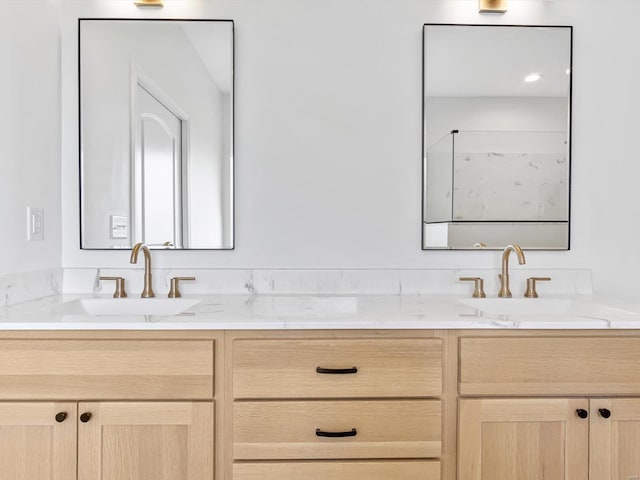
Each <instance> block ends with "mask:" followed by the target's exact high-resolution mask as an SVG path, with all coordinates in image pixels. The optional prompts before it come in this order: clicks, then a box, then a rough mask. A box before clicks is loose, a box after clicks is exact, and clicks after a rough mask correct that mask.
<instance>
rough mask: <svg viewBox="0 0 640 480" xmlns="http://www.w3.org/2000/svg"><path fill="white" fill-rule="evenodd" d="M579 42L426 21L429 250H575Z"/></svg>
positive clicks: (547, 31) (556, 30)
mask: <svg viewBox="0 0 640 480" xmlns="http://www.w3.org/2000/svg"><path fill="white" fill-rule="evenodd" d="M572 39H573V29H572V27H570V26H516V25H451V24H426V25H424V29H423V62H424V63H423V158H422V167H423V170H422V173H423V178H422V185H423V199H422V248H423V249H425V250H426V249H451V250H465V249H482V248H485V249H502V248H504V246H505V245H508V244H510V243H519V244H520V245H521V246H522V247H523V248H528V249H545V250H567V249H568V248H569V219H570V215H569V214H570V183H571V182H570V164H571V161H570V157H571V85H572V64H571V63H572ZM532 74H537V75H538V78H537V79H535V78H527V77H529V76H530V75H532ZM525 79H526V80H525Z"/></svg>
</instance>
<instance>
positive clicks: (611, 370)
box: [460, 336, 640, 395]
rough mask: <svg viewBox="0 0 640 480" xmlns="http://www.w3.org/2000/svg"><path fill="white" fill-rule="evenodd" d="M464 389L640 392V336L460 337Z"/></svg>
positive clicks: (497, 392)
mask: <svg viewBox="0 0 640 480" xmlns="http://www.w3.org/2000/svg"><path fill="white" fill-rule="evenodd" d="M460 393H461V394H463V395H556V394H557V395H600V394H602V395H616V394H625V395H640V338H638V337H631V338H629V337H597V336H594V337H528V338H524V337H502V338H461V339H460Z"/></svg>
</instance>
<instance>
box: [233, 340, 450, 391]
mask: <svg viewBox="0 0 640 480" xmlns="http://www.w3.org/2000/svg"><path fill="white" fill-rule="evenodd" d="M356 370H357V371H356ZM318 372H321V373H318ZM322 372H324V373H322ZM441 392H442V341H441V340H440V339H437V338H418V339H339V340H330V339H309V340H304V339H300V340H236V341H235V342H234V344H233V393H234V397H235V398H239V399H253V398H255V399H257V398H263V399H270V398H283V399H287V398H355V397H360V398H363V397H369V398H389V397H405V398H406V397H437V396H439V395H440V394H441Z"/></svg>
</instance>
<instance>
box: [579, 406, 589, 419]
mask: <svg viewBox="0 0 640 480" xmlns="http://www.w3.org/2000/svg"><path fill="white" fill-rule="evenodd" d="M576 414H577V415H578V416H579V417H580V418H587V417H588V416H589V412H587V411H586V410H585V409H584V408H579V409H577V410H576Z"/></svg>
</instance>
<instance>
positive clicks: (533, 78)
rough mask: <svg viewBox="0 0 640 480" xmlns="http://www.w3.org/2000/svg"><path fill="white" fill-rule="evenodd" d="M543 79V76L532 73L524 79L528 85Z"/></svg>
mask: <svg viewBox="0 0 640 480" xmlns="http://www.w3.org/2000/svg"><path fill="white" fill-rule="evenodd" d="M541 78H542V74H541V73H530V74H529V75H527V76H526V77H524V81H525V82H527V83H531V82H537V81H538V80H540V79H541Z"/></svg>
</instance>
